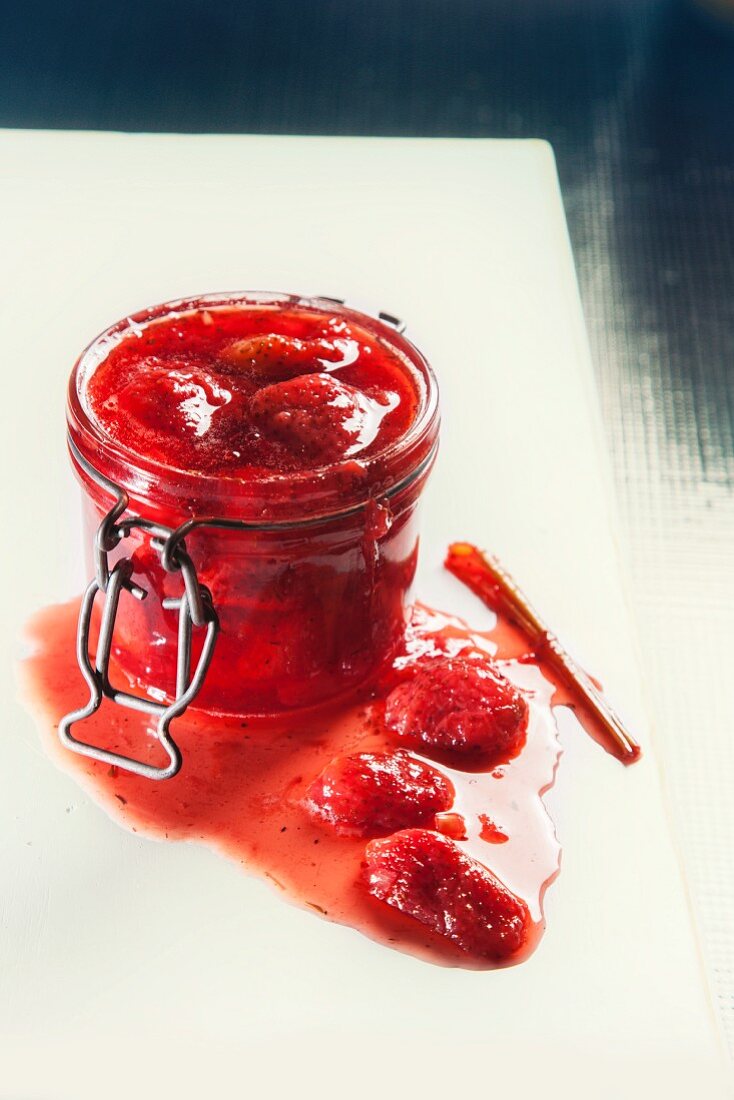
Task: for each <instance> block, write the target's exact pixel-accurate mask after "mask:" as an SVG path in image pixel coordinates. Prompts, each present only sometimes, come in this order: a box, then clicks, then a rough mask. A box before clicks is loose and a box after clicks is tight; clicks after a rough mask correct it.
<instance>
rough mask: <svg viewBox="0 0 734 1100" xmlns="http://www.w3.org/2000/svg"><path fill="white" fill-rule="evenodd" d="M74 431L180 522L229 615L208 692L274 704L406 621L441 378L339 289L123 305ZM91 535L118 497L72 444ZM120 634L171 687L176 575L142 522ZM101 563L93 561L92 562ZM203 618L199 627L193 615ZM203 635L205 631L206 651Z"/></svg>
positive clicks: (370, 662)
mask: <svg viewBox="0 0 734 1100" xmlns="http://www.w3.org/2000/svg"><path fill="white" fill-rule="evenodd" d="M68 423H69V435H70V440H71V441H72V443H73V445H74V448H76V450H77V451H78V452H79V453H80V454H81V455H82V457H83V458H84V459H86V460H87V461H89V462H90V463H91V465H92V466H93V467H94V469H95V470H97V471H98V472H99V473H100V474H102V475H103V476H104V477H106V478H108V479H109V480H110V481H112V482H113V483H114V484H116V485H118V486H120V487H121V488H122V489H124V490H125V491H126V492H127V494H128V496H129V508H128V513H132V514H135V515H141V516H143V517H145V518H146V519H147V520H151V521H153V522H155V523H157V524H160V525H164V526H166V527H168V528H176V527H178V526H179V525H180V524H182V523H184V522H185V521H187V520H190V519H192V518H194V517H197V518H201V517H217V518H220V519H225V520H234V521H237V522H240V523H243V524H247V529H238V530H229V529H221V528H216V527H201V528H198V529H197V530H195V531H193V532H192V533H191V534H190V535H188V536H187V538H186V550H187V551H188V553H189V555H190V557H191V558H192V560H193V562H194V565H195V567H196V571H197V576H198V580H199V582H200V584H202V585H204V586H206V588H208V589H209V591H210V592H211V595H212V601H213V604H214V607H215V608H216V611H217V613H218V616H219V620H220V624H221V632H220V635H219V638H218V640H217V643H216V647H215V651H214V657H213V661H212V664H211V666H210V668H209V671H208V674H207V676H206V680H205V682H204V686H203V688H202V690H201V692H200V694H199V695H198V696H197V699H196V706H197V707H201V708H203V709H205V710H207V711H209V712H217V713H230V714H239V713H245V714H278V713H282V712H284V711H289V710H293V709H301V708H308V707H310V706H313V705H317V704H320V703H322V702H323V701H325V700H328V699H331V698H334V697H338V696H339V695H341V694H343V693H346V692H349V691H351V690H352V689H353V688H354V687H355V686H356V685H358V684H359V683H360V682H361V681H363V680H365V679H366V678H367V677H368V676H369V675H370V674H371V673H373V672H374V671H375V670H376V669H377V668H378V667H379V666H380V665H381V664H382V663H383V662H384V661H385V660H386V659H387V658H388V657H389V655H390V653H391V652H392V651H393V650H394V649H395V647H396V646H397V645H398V643H399V641H400V638H401V637H402V633H403V629H404V622H405V608H406V598H407V593H408V590H409V588H410V585H411V582H412V580H413V575H414V572H415V566H416V556H417V539H418V531H417V517H416V506H417V503H418V498H419V496H420V492H421V490H422V488H423V485H424V484H425V480H426V477H427V476H428V472H429V469H430V465H431V463H432V460H433V455H434V453H435V447H436V443H437V436H438V410H437V394H436V384H435V380H434V378H433V374H432V372H431V370H430V367H429V366H428V364H427V363H426V361H425V360H424V358H423V357H422V355H421V354H420V352H418V351H417V349H416V348H415V347H413V345H412V344H410V343H409V342H408V341H407V340H406V339H405V338H404V337H402V336H401V335H400V334H399V333H398V332H397V331H396V330H395V329H394V328H392V327H391V326H389V325H388V324H386V323H384V322H382V321H379V320H375V319H374V318H371V317H368V316H366V315H363V314H360V313H356V312H355V311H353V310H349V309H346V308H345V307H343V306H340V305H337V304H334V303H332V302H328V301H327V300H307V299H300V298H296V297H294V296H287V295H268V294H241V295H220V296H208V297H206V298H200V299H196V300H189V301H181V302H175V303H170V304H167V305H164V306H160V307H157V308H155V309H151V310H148V311H145V312H143V313H140V314H137V315H136V316H134V317H129V318H126V319H125V320H124V321H121V322H119V323H118V324H117V325H115V326H113V327H112V328H111V329H109V330H107V332H105V333H103V334H102V335H101V336H100V337H99V338H98V339H97V340H96V341H95V342H94V343H93V344H92V345H91V346H90V347H89V348H88V349H87V351H86V352H85V353H84V354H83V355H82V357H81V359H80V360H79V363H78V364H77V366H76V369H75V371H74V373H73V375H72V379H71V384H70V389H69V402H68ZM72 461H73V463H74V466H75V469H76V472H77V475H78V477H79V479H80V481H81V483H82V486H83V488H84V489H85V497H84V508H85V524H86V541H87V545H88V546H89V547H91V546H92V543H93V538H94V532H95V531H96V529H97V527H98V525H99V522H100V520H101V519H102V517H103V516H104V515H105V513H106V512H108V511H109V509H110V507H111V506H112V504H113V503H114V498H113V496H112V495H111V494H110V493H108V492H106V491H104V490H102V489H100V488H99V486H97V485H96V484H95V483H94V482H93V481H92V480H91V479H90V477H89V476H88V475H87V473H86V472H85V471H84V469H83V468H82V466H81V465H80V463H79V462H78V461H77V459H76V456H75V454H74V451H73V450H72ZM123 556H124V557H127V558H130V559H131V561H132V570H133V572H132V578H131V579H132V583H133V584H135V585H137V586H138V587H139V588H141V589H143V590H145V592H146V593H147V595H146V598H145V599H143V600H142V601H141V600H136V599H134V598H133V597H132V596H131V595H130V593H128V592H123V593H122V597H121V600H120V605H119V610H118V615H117V619H116V623H115V632H114V639H113V650H114V653H115V656H116V659H117V660H118V662H119V664H120V666H121V667H122V669H123V670H124V672H125V674H126V675H127V676H128V677H129V678H130V680H131V682H132V684H133V686H134V690H135V691H136V692H138V693H143V694H145V693H147V694H148V695H149V696H151V697H152V698H154V699H157V700H161V699H166V698H170V697H171V695H172V692H173V690H174V685H175V677H176V646H177V636H176V622H177V616H176V612H175V611H172V610H167V609H164V608H163V606H162V601H163V600H164V599H165V598H170V597H176V596H179V595H180V594H181V591H182V583H181V578H180V576H179V575H176V574H171V573H167V572H165V571H164V570H163V568H162V565H161V559H160V554H159V552H158V550H157V549H156V547H155V546H154V545H153V544H152V543H151V538H150V536H149V535H148V533H147V532H145V531H144V530H141V529H139V528H135V529H133V530H132V531H131V532H130V534H129V535H128V536H127V537H125V538H124V539H122V540H121V542H120V544H119V546H117V547H116V548H114V549H113V551H112V552H111V554H110V562H111V564H114V562H115V561H116V559H117V558H119V557H123ZM90 565H91V562H90ZM199 633H200V632H199ZM200 643H201V639H200V637H199V636H198V635H197V633H196V632H195V634H194V659H196V656H197V654H198V650H197V647H198V646H199V645H200Z"/></svg>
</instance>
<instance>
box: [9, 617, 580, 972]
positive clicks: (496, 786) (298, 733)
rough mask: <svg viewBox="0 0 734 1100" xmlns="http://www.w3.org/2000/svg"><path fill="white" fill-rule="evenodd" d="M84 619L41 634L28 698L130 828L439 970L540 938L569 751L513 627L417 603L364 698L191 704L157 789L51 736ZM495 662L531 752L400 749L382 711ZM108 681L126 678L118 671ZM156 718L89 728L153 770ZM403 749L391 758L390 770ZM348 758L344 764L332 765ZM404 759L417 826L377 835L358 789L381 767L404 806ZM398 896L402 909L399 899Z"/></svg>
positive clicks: (77, 688)
mask: <svg viewBox="0 0 734 1100" xmlns="http://www.w3.org/2000/svg"><path fill="white" fill-rule="evenodd" d="M77 610H78V603H77V602H76V601H74V602H72V603H69V604H65V605H62V606H58V607H53V608H50V609H48V610H46V611H43V612H41V613H40V614H39V615H38V616H37V617H36V619H35V620H34V621H33V623H32V624H31V636H32V639H33V641H34V644H35V653H34V655H33V656H32V657H31V658H29V660H28V661H27V662H26V666H25V667H26V672H27V685H28V697H29V700H30V702H31V705H32V707H33V709H34V711H35V712H36V714H37V715H38V716H39V718H40V721H41V728H42V730H43V734H44V739H45V742H46V745H47V747H48V749H49V752H50V753H51V754H52V755H53V757H54V759H55V760H57V761H58V762H59V764H60V766H61V767H63V768H64V770H66V771H68V772H70V773H72V774H73V775H75V776H76V777H77V778H78V780H79V782H80V783H81V785H82V786H83V787H84V788H85V789H86V790H87V791H88V792H89V793H90V794H91V795H92V797H93V798H94V799H95V800H96V801H97V802H98V803H99V804H100V805H101V806H102V807H103V808H104V809H105V810H106V811H107V812H108V813H109V814H110V815H111V816H112V817H113V818H115V819H116V820H118V821H119V822H120V823H121V824H123V825H124V826H126V827H127V828H130V829H133V830H135V831H137V832H139V833H143V834H145V835H148V836H151V837H155V838H159V839H166V840H191V841H195V842H198V843H203V844H206V845H208V846H210V847H212V848H214V849H216V850H217V851H219V852H221V853H222V854H224V855H225V856H227V857H228V858H230V859H232V860H234V861H236V862H237V863H239V864H240V865H243V866H244V867H245V868H247V869H248V870H250V871H252V872H255V873H258V874H261V875H264V876H266V877H267V878H269V879H270V880H271V882H272V883H273V885H274V887H275V888H276V889H278V890H280V891H282V892H283V893H284V895H285V896H286V897H287V898H288V899H289V900H290V901H292V902H295V903H296V904H298V905H301V906H304V907H308V908H310V909H312V910H313V911H314V912H316V913H318V914H320V915H322V916H324V917H326V918H328V919H329V920H333V921H337V922H339V923H342V924H347V925H351V926H352V927H354V928H357V929H359V930H360V931H362V932H363V933H365V934H366V935H368V936H370V937H372V938H374V939H376V940H379V941H381V942H383V943H385V944H387V945H389V946H391V947H394V948H396V949H398V950H401V951H405V952H409V953H411V954H414V955H418V956H420V957H422V958H424V959H427V960H430V961H432V962H435V963H439V964H441V965H448V966H460V967H466V968H475V969H485V968H489V967H494V966H497V965H510V964H514V963H517V962H520V961H522V960H523V959H524V958H526V957H527V956H528V954H530V952H531V951H532V950H533V949H534V947H535V946H536V945H537V943H538V940H539V938H540V935H541V933H542V929H543V911H542V903H543V895H544V892H545V889H546V887H547V886H548V884H549V883H550V882H551V881H552V879H553V878H554V877H555V875H556V874H557V871H558V866H559V846H558V842H557V840H556V837H555V834H554V830H553V826H552V823H551V821H550V819H549V818H548V815H547V813H546V810H545V808H544V806H543V803H542V800H541V796H542V794H543V792H544V791H545V790H546V789H547V788H548V787H549V786H550V785H551V784H552V782H553V778H554V774H555V769H556V766H557V762H558V758H559V755H560V747H559V744H558V741H557V737H556V728H555V723H554V720H553V716H552V713H551V709H550V704H551V701H552V700H553V692H554V688H553V686H552V684H551V683H550V682H549V680H548V679H546V677H545V676H544V675H543V673H542V671H541V669H540V668H539V667H538V666H537V665H536V664H535V663H533V662H532V661H527V660H526V661H523V660H522V659H521V658H522V657H523V655H524V646H523V641H522V638H521V637H520V635H519V634H518V633H517V632H516V631H515V630H514V629H512V628H511V627H509V626H508V625H507V624H505V623H501V622H500V623H498V625H497V628H496V629H495V630H494V631H492V632H491V633H489V634H485V633H478V632H475V631H472V630H471V629H470V628H469V627H467V626H466V624H465V623H463V622H462V621H460V620H458V619H456V618H454V617H453V616H451V615H447V614H443V613H440V612H437V611H433V610H430V609H428V608H426V607H423V606H420V605H418V606H416V607H415V608H414V609H413V612H412V616H411V619H410V622H409V625H408V627H407V630H406V633H405V637H404V641H403V644H402V646H401V648H400V650H399V652H398V654H397V656H396V657H395V658H394V659H393V660H392V661H391V662H390V663H389V665H388V666H387V667H386V668H385V669H383V671H382V673H381V675H380V676H379V678H378V680H377V682H374V681H373V683H372V686H371V687H370V688H369V689H367V688H365V689H364V690H363V691H362V693H361V695H360V696H358V697H356V698H354V697H353V698H352V700H351V701H350V702H349V703H342V704H340V705H338V706H333V707H332V708H331V709H325V708H322V709H320V710H312V711H311V712H301V713H300V714H299V715H298V717H297V719H296V720H293V719H291V720H287V719H282V718H281V719H280V720H279V721H274V720H273V719H262V718H261V719H245V718H241V719H234V718H222V717H218V718H213V717H211V716H209V715H206V714H204V713H202V712H195V711H193V710H190V711H189V712H188V713H187V714H186V715H185V716H184V717H183V718H182V719H180V720H178V721H177V723H176V724H175V736H176V739H177V741H178V742H179V744H180V746H181V748H182V751H183V757H184V765H183V768H182V770H181V772H180V773H179V774H178V775H177V776H176V777H175V778H174V779H171V780H169V781H166V782H162V783H154V782H150V781H146V780H144V779H139V778H137V777H135V776H132V775H130V774H128V773H125V772H123V771H121V770H117V769H114V768H112V769H111V768H109V767H108V766H106V765H101V764H97V763H95V762H93V761H90V760H88V759H86V758H84V757H80V756H75V755H73V754H71V753H69V752H66V751H65V750H63V749H62V748H61V747H60V745H59V744H58V742H57V740H56V737H55V727H56V725H57V724H58V720H59V718H60V716H61V715H62V714H63V713H65V712H66V711H68V710H70V709H72V708H73V707H75V706H77V705H78V704H79V701H80V699H82V698H83V697H84V695H85V689H84V685H83V683H82V681H81V677H80V675H79V673H78V670H77V667H76V662H75V658H74V633H75V628H76V617H77ZM490 657H491V658H493V659H494V660H495V661H496V662H497V664H496V665H495V666H493V667H494V669H495V672H499V673H501V674H502V675H503V676H504V677H506V678H507V680H508V681H509V683H510V684H511V685H514V687H515V688H516V689H517V690H518V691H519V692H520V693H521V698H522V700H523V705H524V706H526V708H527V714H526V718H525V720H526V725H523V737H522V738H521V740H522V743H521V744H520V743H513V744H512V745H510V746H509V748H508V746H507V745H505V746H504V747H502V748H501V750H500V751H499V752H495V753H494V754H491V753H489V754H487V753H486V752H483V753H474V752H466V751H463V752H461V751H459V752H457V751H451V750H447V749H445V748H436V749H434V748H432V747H431V746H426V745H425V744H416V743H406V740H405V738H404V736H403V735H401V733H400V732H397V731H396V730H395V729H394V728H391V727H390V726H389V725H388V724H387V722H386V704H385V701H386V699H388V698H389V697H390V696H391V694H392V693H394V692H395V691H396V690H397V689H399V688H400V687H401V685H404V684H405V683H407V682H409V681H410V680H411V679H413V678H415V677H416V676H417V675H422V674H423V673H424V672H425V670H426V669H431V668H438V667H439V666H446V665H447V664H448V665H450V666H456V665H459V666H461V664H462V662H466V661H467V660H474V661H477V662H478V663H479V664H482V663H483V662H486V661H487V660H488V659H489V658H490ZM113 672H114V673H115V674H117V675H119V676H122V670H121V669H119V668H115V669H113ZM113 678H114V677H113ZM457 690H458V689H457ZM414 701H415V700H414ZM434 717H435V715H434ZM445 717H446V714H445V710H444V711H442V712H441V715H440V718H441V720H443V719H444V718H445ZM394 718H395V716H394V715H393V725H394V724H395V722H394ZM149 721H150V719H149V718H146V716H144V715H141V714H137V713H135V712H133V711H123V710H121V709H120V708H118V707H114V706H111V705H105V706H104V707H103V709H102V711H101V712H99V713H98V714H97V715H96V716H95V717H94V719H92V720H91V721H89V722H87V723H86V724H85V727H84V735H85V737H86V738H87V739H88V740H91V741H92V742H95V743H99V744H102V745H104V746H106V747H109V748H113V749H115V750H117V751H119V752H123V753H127V754H132V755H135V756H138V757H142V758H144V759H150V760H157V759H158V758H159V755H160V751H159V750H158V748H157V746H156V745H155V743H154V742H153V740H152V738H151V736H150V733H149ZM442 728H444V729H445V723H444V726H443V727H442ZM452 728H453V726H452ZM476 728H477V726H476V725H474V726H472V730H474V731H476ZM485 748H486V746H485ZM380 754H382V755H380ZM395 754H397V756H398V762H397V763H395V762H394V760H393V764H391V765H390V764H388V763H386V760H387V761H389V759H393V758H394V756H395ZM357 756H359V759H358V761H357V763H356V764H355V763H354V758H355V757H357ZM345 757H349V758H350V760H351V763H350V764H349V765H347V766H345V765H343V764H338V765H337V766H335V765H334V764H333V762H334V761H335V759H336V760H343V758H345ZM375 758H377V760H378V763H377V765H375V764H374V760H375ZM406 759H407V760H412V761H413V762H414V764H415V766H414V768H413V769H412V770H411V771H410V773H409V783H410V784H411V785H412V786H411V791H410V799H409V800H408V806H407V810H406V808H405V806H404V807H403V810H402V811H401V812H403V813H407V815H408V816H407V818H405V817H403V818H400V817H399V816H398V817H397V818H396V817H394V816H393V817H388V818H387V819H385V818H379V819H378V821H377V826H376V828H371V827H369V826H368V827H365V826H364V821H365V820H366V819H369V818H370V814H371V812H372V811H371V809H370V803H369V799H365V798H364V797H362V794H363V792H362V794H360V796H359V798H357V799H356V801H355V799H354V798H353V797H352V795H353V793H354V790H355V789H359V791H362V788H361V787H360V784H362V783H363V781H364V778H365V775H369V773H370V769H373V770H374V768H375V767H376V768H377V770H378V771H379V774H380V783H382V784H383V788H382V789H383V790H387V791H388V801H389V800H390V799H394V798H395V797H396V787H395V782H396V776H397V778H398V780H400V781H401V782H408V780H406V779H405V776H406V775H408V773H407V772H405V771H404V768H405V761H406ZM365 761H367V763H366V762H365ZM345 768H346V774H347V777H348V786H347V788H345V789H346V791H347V795H346V804H347V809H348V813H349V814H352V817H351V818H350V819H349V820H347V825H346V827H345V828H342V829H340V830H336V829H335V828H334V827H333V820H330V819H329V814H331V815H332V818H333V816H334V815H335V814H336V815H337V816H338V815H339V814H342V818H343V811H344V804H345V803H344V800H342V802H341V803H340V802H339V800H338V799H337V800H333V799H332V801H331V802H330V803H329V807H330V809H329V814H326V816H324V815H321V816H319V815H318V814H314V813H313V812H312V807H310V805H309V803H310V800H311V801H312V800H313V798H316V799H317V800H318V799H321V798H322V795H323V790H324V788H325V787H328V785H329V782H337V784H338V783H339V782H340V776H343V775H344V774H345ZM401 776H402V777H403V779H402V780H401V779H400V777H401ZM320 777H321V778H320ZM349 784H351V786H349ZM355 784H356V788H355ZM399 785H400V784H399V782H398V787H399ZM320 792H321V793H320ZM390 792H392V793H390ZM398 794H399V791H398ZM355 807H356V809H355ZM355 815H356V816H355ZM372 820H374V819H372ZM490 823H491V824H490ZM500 824H501V830H500V828H499V826H500ZM396 827H397V829H398V831H397V832H393V831H392V830H393V829H394V828H396ZM400 830H403V831H400ZM490 832H491V833H492V835H490ZM375 833H376V834H377V835H375ZM350 834H351V835H350ZM354 834H357V835H354ZM370 837H371V839H370ZM499 840H502V841H503V842H502V843H497V841H499ZM488 841H492V843H488ZM368 846H369V847H368ZM370 890H372V893H370ZM401 899H402V901H403V902H404V903H405V908H404V911H400V910H399V909H398V908H396V907H395V903H398V904H401ZM406 899H407V900H406ZM442 906H446V908H445V909H443V908H442ZM436 907H438V909H439V910H440V911H439V912H438V914H436V911H435V910H436ZM498 907H499V908H498ZM477 914H479V915H480V917H481V920H480V922H479V925H477V919H478V918H477ZM452 936H453V937H454V938H453V939H452V938H451V937H452ZM454 941H456V942H454Z"/></svg>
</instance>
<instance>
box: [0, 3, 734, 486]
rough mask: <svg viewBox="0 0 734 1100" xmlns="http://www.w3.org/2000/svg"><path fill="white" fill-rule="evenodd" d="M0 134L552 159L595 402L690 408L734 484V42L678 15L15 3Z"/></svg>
mask: <svg viewBox="0 0 734 1100" xmlns="http://www.w3.org/2000/svg"><path fill="white" fill-rule="evenodd" d="M0 124H2V125H5V126H31V127H80V128H99V129H123V130H174V131H176V130H178V131H228V132H229V131H231V132H238V131H239V132H268V133H313V134H400V135H412V134H420V135H461V136H511V137H528V136H533V137H535V136H539V137H545V138H548V139H549V140H550V141H551V142H552V143H553V145H554V147H555V150H556V154H557V157H558V163H559V171H560V175H561V181H562V185H563V190H564V199H565V202H566V207H567V212H568V216H569V222H570V227H571V234H572V239H573V243H574V246H575V250H576V256H577V262H578V266H579V272H580V278H581V285H582V293H583V297H584V302H585V308H586V313H587V319H588V322H589V327H590V332H591V337H592V344H593V348H594V352H595V360H596V365H597V371H598V374H599V380H600V382H601V386H602V398H603V401H604V400H606V401H607V403H608V401H609V395H610V394H611V393H612V392H613V391H614V390H615V389H616V388H617V387H618V386H620V385H624V384H625V380H629V379H632V380H633V381H634V380H635V378H637V377H639V376H640V375H643V376H644V375H645V372H646V371H647V373H648V375H649V378H648V382H649V385H648V388H649V389H651V391H652V392H653V397H654V396H655V392H654V391H655V390H656V388H657V389H660V388H661V387H662V388H663V389H664V390H668V391H670V392H675V391H676V389H680V387H683V389H684V391H685V394H686V398H687V401H688V403H689V404H688V407H689V419H690V415H692V416H693V417H694V419H695V422H696V424H697V425H698V424H706V425H708V427H707V429H706V431H705V432H700V431H699V432H698V437H699V439H700V447H701V454H700V458H701V462H702V463H703V473H704V476H706V470H707V469H708V470H709V471H710V472H712V473H713V474H714V475H715V476H717V477H720V476H721V472H720V471H721V469H722V468H725V469H730V465H729V460H730V459H731V456H732V454H734V448H733V447H732V403H733V398H732V388H733V387H732V377H733V375H734V365H732V364H733V361H734V278H733V276H734V262H733V260H732V256H733V255H734V248H733V246H734V32H727V31H725V30H722V29H719V28H717V27H716V26H715V24H714V23H713V22H711V23H708V22H707V21H706V19H705V18H704V17H702V16H699V15H696V14H694V13H693V9H692V8H690V7H689V6H688V5H687V4H686V3H685V2H684V0H626V2H623V0H341V2H340V0H314V2H308V0H301V2H297V3H294V2H286V0H239V2H238V0H148V2H143V0H127V2H124V0H123V2H118V3H116V4H115V3H111V2H105V0H101V2H97V3H88V2H82V0H53V2H50V3H44V2H39V0H30V2H28V0H26V2H19V0H16V2H14V3H12V4H10V3H6V4H5V5H4V7H3V9H2V27H1V29H0ZM651 352H652V353H653V354H654V355H655V356H656V357H657V358H656V362H657V363H658V364H662V366H660V367H659V368H658V369H656V371H654V372H650V371H649V356H650V354H651ZM605 394H606V395H607V397H606V398H605ZM658 399H660V400H662V397H661V395H660V394H658ZM690 410H692V413H690ZM606 411H607V412H609V411H610V410H609V409H607V410H606ZM611 412H614V410H613V409H612V410H611ZM684 427H686V426H685V425H683V426H681V425H676V423H675V422H674V421H673V422H671V424H670V425H669V430H670V431H672V432H673V433H676V432H680V434H681V436H683V435H687V434H688V433H687V432H683V430H682V428H684ZM688 427H690V424H689V425H688ZM707 448H708V451H707ZM712 448H713V450H712ZM722 461H723V462H724V467H722ZM716 471H719V472H718V473H717V472H716Z"/></svg>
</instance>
